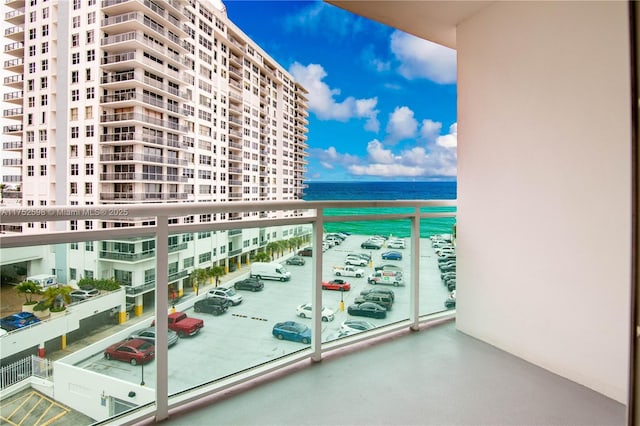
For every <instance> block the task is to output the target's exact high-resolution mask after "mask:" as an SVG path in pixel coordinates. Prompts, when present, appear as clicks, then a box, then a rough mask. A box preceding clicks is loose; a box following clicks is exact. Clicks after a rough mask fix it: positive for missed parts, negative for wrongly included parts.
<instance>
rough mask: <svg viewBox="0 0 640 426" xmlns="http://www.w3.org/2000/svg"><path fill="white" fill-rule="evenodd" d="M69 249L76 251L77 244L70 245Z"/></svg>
mask: <svg viewBox="0 0 640 426" xmlns="http://www.w3.org/2000/svg"><path fill="white" fill-rule="evenodd" d="M69 248H70V249H71V250H78V243H70V244H69Z"/></svg>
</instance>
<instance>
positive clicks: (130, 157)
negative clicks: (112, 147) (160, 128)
mask: <svg viewBox="0 0 640 426" xmlns="http://www.w3.org/2000/svg"><path fill="white" fill-rule="evenodd" d="M100 161H105V162H123V161H139V162H142V163H159V164H171V165H177V166H188V165H189V162H188V161H187V160H185V159H182V158H174V157H162V156H160V155H151V154H143V153H137V152H116V153H112V154H100Z"/></svg>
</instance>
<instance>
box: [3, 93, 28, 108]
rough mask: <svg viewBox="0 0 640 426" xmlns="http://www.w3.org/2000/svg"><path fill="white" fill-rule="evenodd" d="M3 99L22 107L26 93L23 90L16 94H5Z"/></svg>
mask: <svg viewBox="0 0 640 426" xmlns="http://www.w3.org/2000/svg"><path fill="white" fill-rule="evenodd" d="M3 99H4V101H5V102H10V103H13V104H20V105H21V104H22V101H23V100H24V92H23V91H22V90H18V91H16V92H11V93H5V94H4V96H3Z"/></svg>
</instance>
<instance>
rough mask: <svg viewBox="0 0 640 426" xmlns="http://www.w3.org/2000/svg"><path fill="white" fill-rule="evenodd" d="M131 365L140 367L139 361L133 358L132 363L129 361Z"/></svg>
mask: <svg viewBox="0 0 640 426" xmlns="http://www.w3.org/2000/svg"><path fill="white" fill-rule="evenodd" d="M129 363H130V364H131V365H138V361H136V359H135V358H131V361H129Z"/></svg>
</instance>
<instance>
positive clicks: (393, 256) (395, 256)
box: [382, 251, 402, 260]
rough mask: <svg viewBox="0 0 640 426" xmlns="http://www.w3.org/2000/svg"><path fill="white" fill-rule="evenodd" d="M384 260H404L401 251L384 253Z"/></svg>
mask: <svg viewBox="0 0 640 426" xmlns="http://www.w3.org/2000/svg"><path fill="white" fill-rule="evenodd" d="M382 259H383V260H402V253H400V252H399V251H387V252H384V253H382Z"/></svg>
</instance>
